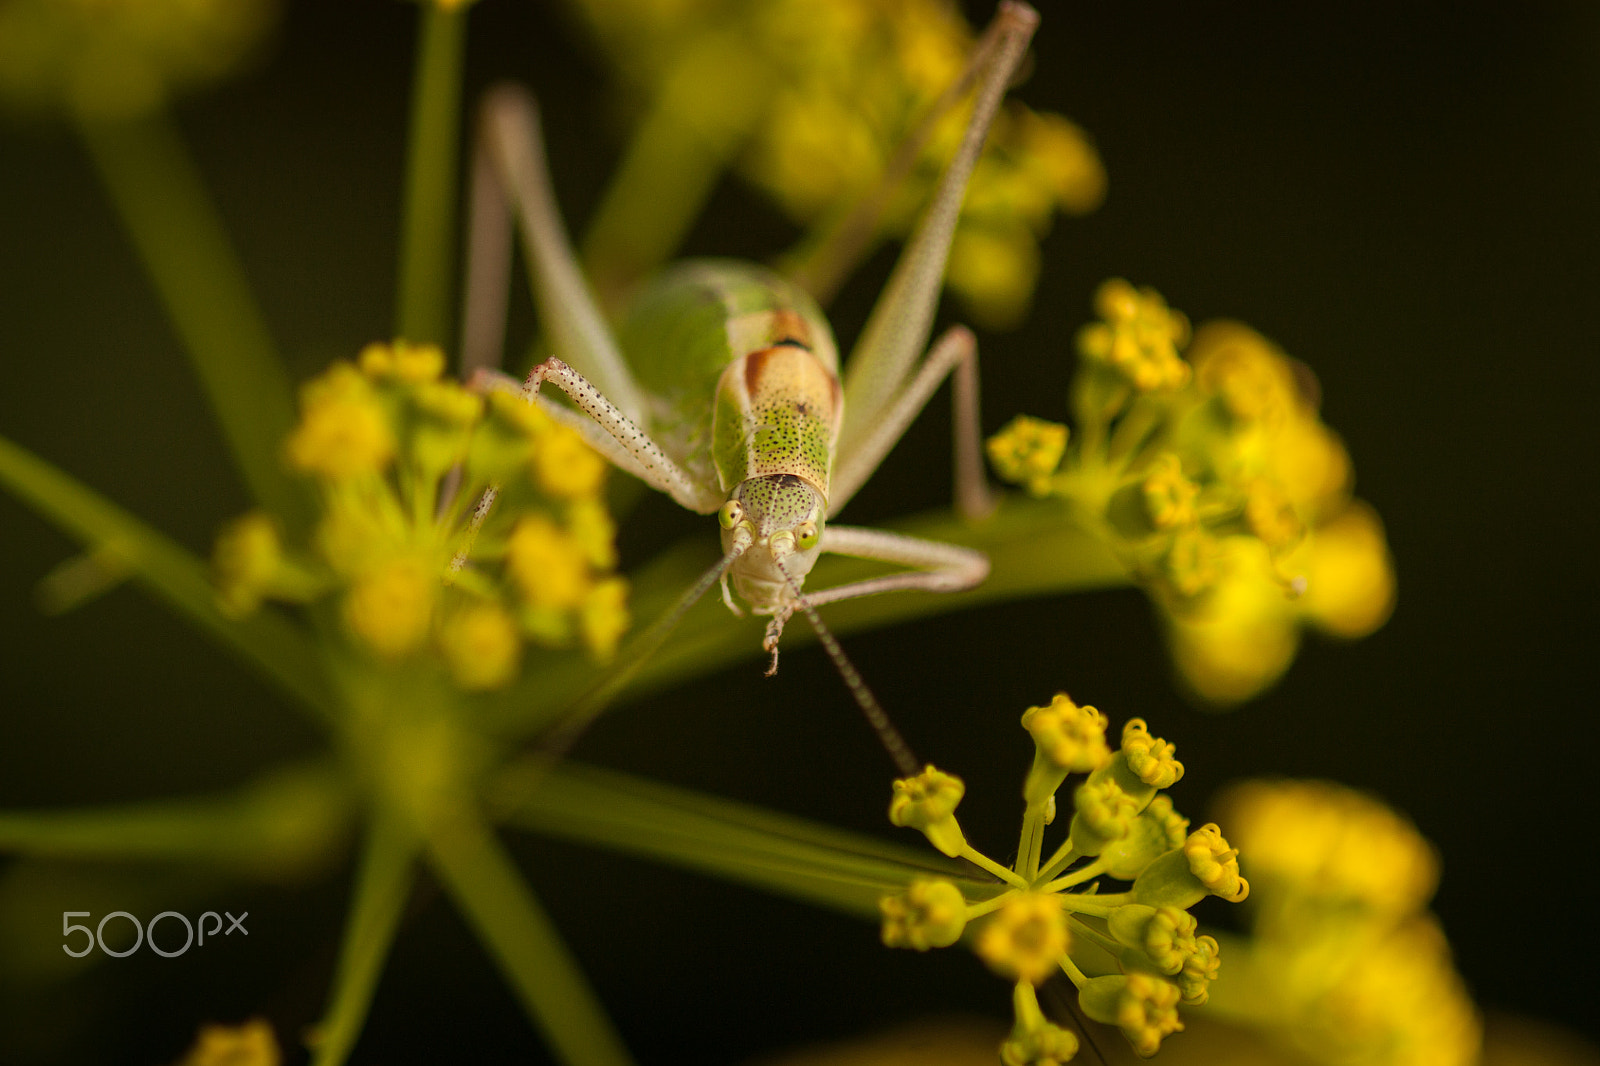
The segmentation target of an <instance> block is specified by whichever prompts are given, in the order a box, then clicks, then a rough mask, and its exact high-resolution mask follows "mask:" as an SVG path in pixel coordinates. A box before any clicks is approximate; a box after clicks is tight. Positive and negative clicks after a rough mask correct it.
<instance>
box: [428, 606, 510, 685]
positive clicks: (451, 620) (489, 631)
mask: <svg viewBox="0 0 1600 1066" xmlns="http://www.w3.org/2000/svg"><path fill="white" fill-rule="evenodd" d="M439 650H440V651H441V652H442V653H443V655H444V660H445V663H446V664H447V665H448V666H449V668H450V676H451V677H452V678H453V679H454V680H455V683H456V684H457V685H458V686H459V687H461V688H463V689H466V690H467V691H469V692H474V691H482V690H485V689H496V688H500V687H502V686H503V685H505V684H506V683H507V682H509V681H510V680H511V679H512V678H513V677H515V676H516V673H517V666H518V664H519V660H520V659H521V656H522V640H521V638H520V637H519V636H518V634H517V627H516V623H515V622H514V621H512V618H511V616H510V615H509V614H507V613H506V611H505V610H504V608H502V607H500V606H499V605H498V604H494V603H475V604H471V605H469V606H467V607H465V608H462V609H461V610H458V611H456V612H454V613H453V614H451V615H450V616H449V617H448V618H447V619H446V620H445V622H444V624H443V625H442V626H440V627H439Z"/></svg>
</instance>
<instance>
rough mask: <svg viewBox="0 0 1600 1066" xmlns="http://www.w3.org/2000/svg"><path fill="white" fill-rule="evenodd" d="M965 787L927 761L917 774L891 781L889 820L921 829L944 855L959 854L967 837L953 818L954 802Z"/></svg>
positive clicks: (965, 789)
mask: <svg viewBox="0 0 1600 1066" xmlns="http://www.w3.org/2000/svg"><path fill="white" fill-rule="evenodd" d="M966 791H967V786H966V785H964V784H962V783H961V779H960V778H959V777H956V776H955V775H954V774H947V773H944V772H942V771H940V770H936V769H934V768H933V766H931V765H930V766H928V767H927V768H926V769H924V770H923V771H922V773H920V774H918V775H917V776H916V777H904V778H901V779H900V780H898V781H896V782H895V783H894V799H893V800H891V801H890V803H889V821H890V822H891V823H892V824H894V825H900V826H907V827H909V828H911V829H916V830H920V831H921V832H922V834H923V835H924V836H926V837H927V838H928V841H929V842H930V843H931V844H933V846H934V847H936V848H938V849H939V850H940V851H942V852H944V853H945V854H946V855H950V856H956V855H959V854H961V850H962V849H963V848H964V847H966V845H967V841H966V838H965V837H964V836H962V834H961V826H960V825H959V824H958V823H957V822H956V806H957V805H958V804H960V802H961V797H962V796H964V795H966Z"/></svg>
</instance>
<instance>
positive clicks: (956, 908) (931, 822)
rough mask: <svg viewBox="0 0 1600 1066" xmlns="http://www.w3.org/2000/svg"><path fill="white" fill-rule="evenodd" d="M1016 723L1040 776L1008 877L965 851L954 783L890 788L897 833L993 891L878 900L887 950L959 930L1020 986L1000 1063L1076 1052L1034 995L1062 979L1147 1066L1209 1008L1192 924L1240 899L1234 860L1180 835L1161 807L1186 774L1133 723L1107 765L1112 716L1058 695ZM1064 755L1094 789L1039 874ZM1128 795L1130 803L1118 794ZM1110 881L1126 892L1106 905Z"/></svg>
mask: <svg viewBox="0 0 1600 1066" xmlns="http://www.w3.org/2000/svg"><path fill="white" fill-rule="evenodd" d="M1023 721H1024V724H1025V725H1026V726H1027V728H1028V730H1029V732H1030V733H1032V734H1033V735H1034V742H1035V752H1034V764H1033V767H1032V769H1031V770H1030V771H1029V774H1028V779H1027V783H1026V784H1025V786H1024V799H1025V801H1026V807H1025V809H1024V811H1023V822H1022V834H1021V838H1020V840H1019V842H1018V844H1017V848H1016V851H1015V854H1016V856H1017V857H1016V861H1015V863H1014V864H1013V865H1012V866H1011V867H1009V868H1008V867H1005V866H1002V865H1001V864H999V863H997V862H995V861H994V860H993V859H991V858H989V857H988V856H986V855H984V854H983V853H982V852H980V851H978V850H977V849H976V848H974V847H973V846H972V845H971V844H969V843H968V842H967V841H966V839H965V837H964V836H962V835H961V830H960V829H959V827H957V826H956V824H955V807H956V804H957V803H958V802H959V801H960V799H961V798H962V796H963V795H964V792H965V788H964V786H962V785H961V784H960V782H959V780H957V779H955V778H952V777H950V775H948V774H941V773H939V772H938V771H937V770H934V769H933V768H932V767H929V768H928V769H927V770H926V771H924V772H923V773H922V774H919V775H918V776H917V777H915V778H909V779H906V780H902V781H896V782H895V799H894V802H893V804H892V805H891V807H890V819H891V821H893V822H894V823H895V824H896V825H909V826H912V827H914V828H918V829H922V830H923V831H924V832H925V833H927V834H928V837H929V839H930V841H931V842H932V843H934V845H935V846H936V847H938V848H939V850H940V851H943V852H944V853H945V854H946V855H951V856H959V857H961V858H963V859H966V860H967V861H969V862H971V863H973V864H974V865H975V866H977V867H978V868H979V869H981V870H983V871H986V872H987V873H989V874H991V875H992V876H994V877H995V878H996V879H997V880H998V881H999V882H1000V884H999V885H998V886H994V887H993V888H990V889H987V890H985V889H983V888H979V889H978V890H977V891H976V892H969V891H967V889H966V888H965V887H964V885H963V883H958V882H956V881H939V882H927V881H920V880H919V881H916V882H914V883H913V884H912V885H910V886H909V887H908V888H907V890H906V891H905V892H902V893H899V894H893V895H887V896H884V897H882V898H881V899H880V901H879V906H880V908H881V910H882V912H883V915H884V922H883V939H884V943H885V944H887V945H889V946H891V947H912V948H916V949H917V950H919V951H921V950H926V949H927V948H929V947H937V946H940V945H942V944H951V943H955V941H956V940H957V939H959V938H960V936H961V931H962V928H963V926H966V927H969V928H972V929H973V930H974V935H973V936H972V937H970V938H968V939H969V941H970V943H971V946H972V948H973V950H974V951H975V952H976V953H977V954H978V955H979V957H980V958H982V959H983V960H984V962H985V963H987V964H988V966H989V967H990V968H991V969H992V970H994V971H995V972H996V973H997V974H999V975H1000V976H1001V977H1003V978H1005V979H1007V980H1009V981H1012V982H1014V983H1015V990H1014V994H1013V998H1014V1006H1015V1011H1016V1024H1015V1026H1014V1028H1013V1029H1012V1032H1011V1035H1010V1037H1009V1038H1008V1039H1007V1040H1006V1041H1005V1043H1004V1044H1003V1045H1002V1047H1001V1058H1002V1060H1003V1061H1005V1062H1008V1063H1034V1064H1038V1066H1047V1064H1052V1063H1059V1062H1064V1061H1066V1060H1067V1059H1069V1058H1071V1056H1072V1055H1073V1054H1074V1053H1075V1052H1076V1050H1077V1043H1076V1040H1075V1039H1073V1038H1072V1037H1071V1034H1069V1033H1065V1032H1063V1031H1061V1030H1058V1029H1056V1028H1055V1027H1053V1026H1050V1025H1049V1023H1047V1022H1046V1021H1045V1020H1044V1017H1043V1015H1042V1013H1041V1012H1040V1010H1039V1004H1038V999H1037V996H1036V995H1035V994H1034V990H1033V986H1034V985H1036V984H1039V983H1040V982H1042V981H1044V980H1046V979H1047V978H1049V977H1051V976H1053V975H1054V974H1055V973H1056V972H1057V971H1058V970H1059V971H1061V972H1064V973H1065V974H1066V976H1067V977H1068V978H1069V979H1070V980H1071V981H1072V982H1073V984H1075V985H1076V986H1077V988H1078V989H1079V1001H1080V1003H1081V1004H1083V1008H1084V1012H1085V1013H1086V1014H1089V1016H1091V1017H1096V1018H1100V1019H1101V1020H1103V1021H1108V1022H1110V1023H1111V1024H1114V1025H1118V1026H1120V1027H1121V1028H1122V1029H1123V1031H1124V1033H1125V1034H1126V1035H1127V1037H1128V1039H1129V1041H1131V1042H1132V1043H1133V1045H1134V1047H1135V1049H1136V1050H1138V1051H1139V1053H1140V1054H1145V1055H1148V1054H1150V1053H1151V1052H1153V1051H1154V1050H1155V1048H1156V1047H1158V1046H1159V1045H1160V1042H1161V1039H1162V1037H1164V1036H1166V1035H1167V1034H1168V1033H1171V1032H1175V1031H1176V1030H1178V1029H1181V1028H1182V1024H1181V1022H1180V1021H1179V1018H1178V1012H1177V1008H1178V1005H1179V1004H1180V1003H1185V1004H1190V1005H1197V1004H1201V1003H1204V1002H1206V1001H1207V999H1208V998H1209V997H1210V992H1211V985H1212V982H1213V981H1215V980H1216V978H1217V975H1218V972H1219V967H1220V964H1219V958H1220V951H1221V944H1220V943H1219V942H1218V940H1217V939H1216V938H1215V937H1212V936H1209V935H1202V934H1200V933H1199V931H1198V926H1197V924H1196V921H1195V919H1194V917H1193V916H1192V915H1190V914H1189V913H1188V909H1189V908H1190V907H1192V906H1193V905H1194V904H1196V903H1197V902H1199V901H1200V900H1201V899H1202V898H1204V897H1205V896H1207V895H1217V896H1220V897H1221V898H1223V899H1226V900H1229V901H1233V902H1237V901H1239V900H1242V899H1244V898H1245V896H1246V894H1247V893H1248V891H1249V886H1248V885H1247V884H1246V883H1245V881H1244V879H1243V878H1241V877H1240V876H1239V867H1238V863H1237V855H1238V853H1237V852H1236V851H1235V850H1233V849H1232V848H1230V847H1229V846H1228V843H1227V841H1226V840H1224V839H1223V837H1222V834H1221V831H1220V830H1219V829H1218V828H1217V826H1216V825H1206V826H1204V827H1203V828H1201V829H1199V830H1197V831H1195V832H1194V833H1186V830H1187V828H1188V820H1187V819H1185V818H1184V817H1183V816H1182V815H1180V814H1178V813H1177V811H1176V810H1174V809H1173V805H1172V801H1171V799H1169V798H1168V797H1167V796H1166V795H1165V794H1162V793H1161V791H1160V790H1161V789H1164V788H1166V787H1167V786H1169V785H1171V784H1174V783H1175V782H1177V781H1178V780H1179V779H1180V778H1181V777H1182V766H1181V764H1180V763H1178V762H1177V761H1176V759H1174V758H1173V757H1172V756H1173V751H1174V749H1173V746H1172V745H1171V744H1169V743H1167V742H1166V741H1164V740H1161V739H1160V738H1158V737H1153V736H1152V735H1151V734H1150V730H1149V728H1148V727H1147V726H1146V725H1145V723H1144V722H1143V721H1142V720H1141V719H1133V720H1131V721H1129V722H1128V724H1127V726H1126V727H1125V728H1124V729H1123V732H1122V737H1123V742H1122V747H1121V749H1119V750H1118V752H1117V753H1116V754H1115V755H1114V756H1113V755H1112V754H1111V752H1110V751H1109V750H1108V749H1107V747H1106V744H1105V728H1106V719H1105V716H1104V715H1102V714H1101V713H1100V712H1099V711H1098V710H1095V709H1094V708H1092V707H1079V706H1078V705H1077V704H1074V703H1073V702H1072V701H1071V700H1070V699H1068V698H1067V697H1066V696H1064V695H1062V696H1057V697H1056V699H1055V700H1054V701H1052V703H1051V705H1050V706H1049V707H1034V708H1030V710H1029V711H1028V713H1027V714H1026V715H1024V718H1023ZM1074 733H1075V734H1077V735H1076V736H1072V737H1069V736H1068V734H1074ZM1058 745H1059V746H1061V747H1062V748H1063V749H1064V750H1063V751H1062V752H1061V753H1060V754H1061V757H1062V762H1063V763H1065V764H1067V765H1070V766H1071V768H1072V772H1076V773H1087V774H1088V775H1089V779H1088V781H1087V782H1086V783H1085V784H1083V785H1081V786H1079V787H1078V788H1076V789H1075V791H1074V793H1073V796H1074V800H1073V802H1074V806H1075V808H1076V814H1075V816H1074V817H1073V819H1072V824H1071V826H1070V827H1069V829H1068V831H1067V838H1066V840H1065V841H1063V842H1062V843H1061V846H1060V847H1059V848H1058V849H1057V850H1056V851H1055V853H1054V854H1052V855H1050V856H1049V858H1048V859H1046V858H1044V857H1043V855H1044V853H1043V848H1042V843H1043V834H1044V832H1045V829H1046V828H1047V827H1048V826H1049V825H1050V824H1052V821H1053V812H1054V809H1055V791H1056V790H1057V789H1058V788H1059V787H1060V786H1061V784H1062V783H1063V782H1064V780H1065V779H1066V777H1067V776H1068V771H1067V770H1066V769H1062V768H1060V767H1058V766H1057V764H1056V763H1054V762H1052V760H1051V757H1050V756H1049V755H1048V754H1047V751H1048V750H1049V749H1050V748H1052V747H1055V746H1058ZM1124 781H1125V782H1128V783H1129V787H1130V788H1132V789H1135V790H1136V792H1134V793H1130V792H1128V791H1125V790H1124V788H1123V785H1122V782H1124ZM941 834H945V837H944V839H943V840H941V839H939V838H940V837H941ZM1109 879H1115V880H1118V881H1123V882H1131V887H1129V888H1128V889H1127V890H1125V891H1117V890H1106V881H1107V880H1109ZM967 883H970V882H967Z"/></svg>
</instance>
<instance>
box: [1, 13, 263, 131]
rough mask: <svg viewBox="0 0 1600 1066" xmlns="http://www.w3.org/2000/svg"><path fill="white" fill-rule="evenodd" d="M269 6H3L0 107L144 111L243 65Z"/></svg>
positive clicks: (256, 46)
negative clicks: (3, 105) (0, 105)
mask: <svg viewBox="0 0 1600 1066" xmlns="http://www.w3.org/2000/svg"><path fill="white" fill-rule="evenodd" d="M276 19H277V4H276V2H275V0H8V2H7V3H5V4H0V104H6V105H10V106H11V107H13V108H15V109H17V110H20V111H27V112H38V111H45V112H50V111H66V112H69V113H72V114H77V115H81V116H84V117H91V118H117V117H122V116H129V115H137V114H140V113H143V112H146V111H150V110H153V109H155V108H157V107H159V106H161V105H162V104H164V103H166V102H167V101H169V100H171V99H172V98H174V97H176V96H178V95H180V94H182V93H184V92H187V91H190V90H193V89H198V88H203V87H204V86H206V85H209V84H211V83H212V82H215V81H218V80H220V79H222V78H224V77H226V76H227V75H229V74H231V73H233V72H234V71H235V70H237V69H239V68H240V67H241V66H243V65H244V64H245V63H247V62H248V61H249V60H250V59H251V58H252V57H253V56H254V55H255V54H256V53H257V52H258V51H259V50H260V47H261V44H262V42H263V40H264V38H265V37H266V36H267V34H268V32H269V31H270V30H271V28H272V25H273V23H274V22H275V21H276Z"/></svg>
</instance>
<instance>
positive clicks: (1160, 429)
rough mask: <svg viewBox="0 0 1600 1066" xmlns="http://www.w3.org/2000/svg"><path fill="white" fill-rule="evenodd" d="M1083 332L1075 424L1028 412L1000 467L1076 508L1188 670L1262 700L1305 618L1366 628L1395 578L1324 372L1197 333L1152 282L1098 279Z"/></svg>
mask: <svg viewBox="0 0 1600 1066" xmlns="http://www.w3.org/2000/svg"><path fill="white" fill-rule="evenodd" d="M1095 302H1096V307H1097V310H1098V311H1099V314H1100V318H1101V320H1100V321H1098V322H1095V323H1093V324H1091V325H1089V326H1088V327H1086V328H1085V329H1084V330H1083V331H1082V332H1081V333H1080V335H1079V337H1078V351H1079V354H1080V356H1081V361H1080V365H1079V368H1078V372H1077V375H1076V377H1075V379H1074V382H1073V390H1072V407H1073V413H1074V416H1075V419H1076V423H1077V424H1076V430H1075V433H1074V434H1073V438H1072V440H1071V441H1070V442H1069V440H1068V431H1067V427H1066V426H1064V425H1060V424H1057V423H1051V422H1044V421H1041V420H1039V419H1036V418H1029V417H1019V418H1017V419H1016V420H1014V421H1013V422H1012V423H1011V424H1010V425H1008V426H1006V427H1005V428H1004V429H1003V430H1001V432H1000V433H998V434H997V435H995V436H994V437H993V438H991V439H990V441H989V443H988V450H989V456H990V460H991V462H992V463H993V465H994V468H995V471H996V473H998V474H999V476H1000V477H1001V478H1003V479H1005V480H1007V481H1010V482H1013V483H1015V484H1018V485H1021V486H1022V487H1023V488H1024V489H1026V491H1027V492H1029V493H1030V494H1031V495H1034V496H1037V497H1058V498H1062V499H1065V500H1069V501H1071V502H1073V503H1074V504H1076V505H1077V508H1078V509H1077V510H1076V511H1075V513H1076V514H1078V515H1079V516H1082V517H1084V518H1085V519H1086V521H1087V523H1088V524H1089V525H1090V526H1091V527H1092V529H1093V530H1094V531H1095V532H1096V533H1097V534H1099V535H1100V536H1102V537H1103V538H1104V539H1105V540H1106V541H1107V542H1108V543H1109V545H1110V546H1111V547H1112V548H1113V550H1115V551H1116V552H1117V553H1118V555H1119V556H1120V557H1121V558H1122V559H1123V560H1124V561H1125V563H1126V565H1127V566H1128V569H1129V571H1130V572H1131V573H1132V574H1133V575H1134V577H1135V579H1136V580H1138V581H1139V582H1140V583H1141V584H1143V585H1144V586H1145V588H1146V589H1147V590H1148V591H1149V593H1150V595H1151V597H1152V598H1153V599H1154V600H1155V602H1156V603H1157V605H1158V606H1159V607H1160V609H1161V611H1162V614H1163V616H1164V617H1165V619H1166V621H1167V632H1168V637H1169V642H1170V644H1171V647H1172V651H1173V656H1174V659H1175V661H1176V663H1177V665H1178V668H1179V670H1180V671H1181V672H1182V674H1183V676H1184V678H1185V679H1186V680H1187V682H1188V683H1189V684H1190V685H1191V686H1192V687H1193V688H1194V689H1195V690H1196V691H1197V692H1198V693H1199V694H1201V695H1202V696H1204V697H1206V698H1208V699H1211V700H1213V701H1216V702H1219V703H1230V702H1236V701H1238V700H1242V699H1246V698H1248V697H1249V696H1251V695H1254V694H1255V693H1256V692H1258V691H1260V690H1261V689H1262V688H1264V687H1266V686H1267V685H1269V684H1271V683H1272V682H1273V681H1274V680H1276V679H1277V677H1278V676H1279V675H1280V674H1281V673H1282V672H1283V670H1284V669H1285V668H1286V667H1287V666H1288V664H1289V662H1290V661H1291V660H1292V659H1293V657H1294V653H1295V649H1296V647H1297V645H1298V641H1299V630H1300V626H1301V625H1302V624H1303V623H1309V624H1311V625H1314V626H1316V627H1318V628H1320V629H1322V630H1324V631H1325V632H1328V633H1331V634H1333V635H1335V636H1340V637H1352V638H1353V637H1359V636H1363V635H1365V634H1367V633H1369V632H1371V631H1372V630H1374V629H1376V628H1377V627H1378V626H1380V625H1382V624H1383V622H1384V621H1385V620H1386V619H1387V618H1388V615H1389V612H1390V610H1391V609H1392V607H1393V603H1394V574H1393V566H1392V563H1391V561H1390V558H1389V553H1388V547H1387V545H1386V543H1385V540H1384V535H1383V528H1382V525H1381V524H1380V523H1379V521H1378V517H1377V515H1376V513H1375V512H1374V511H1373V510H1372V508H1371V507H1369V506H1368V505H1367V504H1365V503H1363V502H1362V501H1360V500H1356V499H1352V498H1351V495H1350V485H1351V480H1352V477H1351V466H1350V458H1349V456H1348V454H1347V453H1346V452H1345V448H1344V445H1343V443H1342V442H1341V441H1340V440H1339V438H1338V436H1337V435H1336V434H1335V433H1334V432H1333V431H1332V430H1330V429H1329V428H1328V427H1327V426H1326V425H1324V424H1323V422H1322V421H1321V419H1320V418H1319V417H1318V414H1317V389H1316V382H1315V379H1313V378H1312V376H1311V374H1310V371H1309V370H1307V369H1306V368H1305V367H1304V366H1302V365H1301V364H1299V363H1296V362H1294V361H1293V360H1291V359H1289V358H1288V357H1286V356H1285V355H1284V354H1283V353H1282V352H1280V351H1278V350H1277V349H1276V348H1275V347H1273V345H1272V344H1271V343H1270V342H1269V341H1267V340H1266V339H1265V338H1263V337H1262V336H1260V335H1259V334H1257V333H1255V332H1254V331H1252V330H1250V329H1249V328H1248V327H1245V326H1243V325H1240V324H1238V323H1234V322H1213V323H1208V324H1207V325H1204V326H1202V327H1201V328H1200V329H1199V330H1197V331H1191V329H1190V327H1189V322H1188V320H1187V319H1186V318H1185V317H1184V316H1183V315H1182V314H1181V313H1179V312H1177V311H1174V310H1172V309H1170V308H1169V307H1167V305H1166V303H1165V301H1163V300H1162V298H1161V296H1160V295H1159V294H1158V293H1156V292H1155V291H1154V290H1152V289H1148V288H1146V289H1136V288H1134V287H1133V286H1132V285H1130V284H1128V283H1127V282H1125V281H1122V280H1120V279H1113V280H1111V281H1108V282H1106V283H1105V284H1104V285H1102V286H1101V287H1100V290H1099V292H1098V294H1097V295H1096V301H1095Z"/></svg>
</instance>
